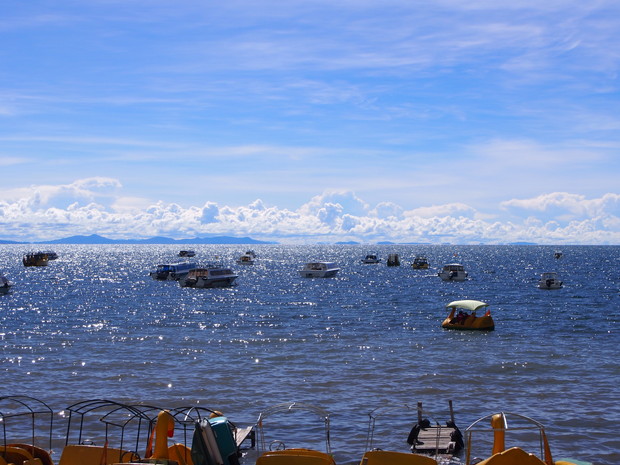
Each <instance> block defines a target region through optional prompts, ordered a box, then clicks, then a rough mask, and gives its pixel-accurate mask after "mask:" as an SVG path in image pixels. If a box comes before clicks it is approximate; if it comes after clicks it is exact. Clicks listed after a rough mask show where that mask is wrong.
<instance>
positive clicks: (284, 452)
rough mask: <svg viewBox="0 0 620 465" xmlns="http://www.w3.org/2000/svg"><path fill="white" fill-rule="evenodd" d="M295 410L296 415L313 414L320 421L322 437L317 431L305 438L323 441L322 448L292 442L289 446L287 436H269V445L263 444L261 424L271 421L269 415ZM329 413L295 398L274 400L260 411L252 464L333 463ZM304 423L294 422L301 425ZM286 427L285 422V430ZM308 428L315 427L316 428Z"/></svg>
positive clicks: (272, 420) (316, 464)
mask: <svg viewBox="0 0 620 465" xmlns="http://www.w3.org/2000/svg"><path fill="white" fill-rule="evenodd" d="M295 412H296V413H298V415H297V416H300V415H302V418H305V417H308V416H314V417H315V418H318V419H319V420H320V421H321V422H322V423H323V426H324V435H323V436H324V438H323V439H322V440H321V439H319V438H318V431H317V435H316V436H315V435H314V434H313V435H312V436H313V437H312V438H305V439H309V440H312V443H313V444H315V443H318V441H321V442H323V441H324V451H323V450H319V449H318V447H317V448H314V447H313V448H305V447H299V446H298V444H296V445H295V447H289V446H290V443H289V442H288V441H289V440H288V438H286V439H273V440H270V441H269V445H267V439H266V433H265V425H266V424H267V423H268V422H270V423H271V424H273V423H274V421H275V420H274V419H273V418H272V417H273V416H274V415H276V414H287V415H288V414H291V413H295ZM303 415H305V417H303ZM329 415H330V414H329V412H327V411H326V410H324V409H322V408H320V407H317V406H313V405H309V404H302V403H299V402H291V403H284V404H278V405H275V406H273V407H271V408H269V409H267V410H264V411H263V412H261V413H260V415H259V417H258V421H257V423H256V431H257V436H258V438H257V439H258V441H257V444H258V448H259V453H260V455H259V457H258V459H257V460H256V465H336V462H335V460H334V458H333V457H332V453H331V445H330V431H329ZM266 419H268V421H265V420H266ZM304 423H307V422H304ZM304 423H297V424H302V425H303V424H304ZM289 428H290V427H286V426H285V430H287V431H288V429H289ZM305 429H306V430H309V429H310V428H307V427H306V428H305ZM312 429H313V430H317V428H312ZM298 440H299V439H298ZM285 441H286V442H285ZM304 445H305V444H304Z"/></svg>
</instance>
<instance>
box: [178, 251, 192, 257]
mask: <svg viewBox="0 0 620 465" xmlns="http://www.w3.org/2000/svg"><path fill="white" fill-rule="evenodd" d="M195 256H196V252H195V251H194V250H181V251H180V252H179V257H195Z"/></svg>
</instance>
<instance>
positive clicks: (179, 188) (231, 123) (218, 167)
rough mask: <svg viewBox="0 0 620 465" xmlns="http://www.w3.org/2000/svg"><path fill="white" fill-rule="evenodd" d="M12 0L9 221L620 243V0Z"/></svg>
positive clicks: (7, 5) (6, 25)
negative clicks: (500, 0)
mask: <svg viewBox="0 0 620 465" xmlns="http://www.w3.org/2000/svg"><path fill="white" fill-rule="evenodd" d="M502 3H507V2H499V3H498V2H496V1H475V0H473V1H451V0H445V1H444V0H438V1H415V0H414V1H411V0H406V1H405V0H402V1H400V0H386V1H381V2H379V1H368V0H355V1H353V0H343V1H338V0H330V1H327V0H325V1H323V0H306V1H296V0H287V1H274V0H264V1H262V2H250V1H241V0H229V1H226V2H215V1H204V0H202V1H193V0H187V1H183V2H169V1H159V0H124V1H116V0H89V1H81V0H80V1H71V0H65V1H63V2H55V1H51V0H50V1H44V0H32V1H28V2H24V1H20V0H6V1H4V2H2V6H1V7H0V9H1V11H2V14H1V15H0V173H2V177H1V181H0V239H11V240H22V239H25V240H46V239H56V238H60V237H64V236H67V235H73V234H94V233H96V234H101V235H104V236H107V237H112V238H129V237H150V236H155V235H164V236H169V237H175V238H186V237H196V236H207V235H214V234H215V235H234V236H251V237H254V238H257V239H271V240H277V241H280V242H283V243H287V242H290V243H303V242H317V241H339V240H356V241H360V242H369V243H372V242H377V241H383V240H392V241H396V242H401V241H404V242H430V243H444V242H450V243H506V242H516V241H528V242H538V243H548V244H563V243H571V244H619V243H620V189H619V187H620V182H619V180H618V175H619V173H620V157H619V156H618V154H619V150H620V105H619V102H620V93H619V85H620V82H619V79H618V72H619V68H620V46H619V45H618V44H620V4H619V3H618V2H615V1H611V0H603V1H594V2H589V3H588V5H587V6H586V5H585V4H584V2H578V1H553V0H551V1H547V2H540V1H529V0H528V1H516V2H510V4H509V5H508V4H507V5H506V6H503V5H502V6H498V5H501V4H502Z"/></svg>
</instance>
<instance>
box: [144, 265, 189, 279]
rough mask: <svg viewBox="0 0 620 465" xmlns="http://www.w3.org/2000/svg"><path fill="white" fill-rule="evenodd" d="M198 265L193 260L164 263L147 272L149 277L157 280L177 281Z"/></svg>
mask: <svg viewBox="0 0 620 465" xmlns="http://www.w3.org/2000/svg"><path fill="white" fill-rule="evenodd" d="M197 266H198V265H197V264H196V263H193V262H182V263H165V264H162V265H157V268H156V269H155V270H153V271H151V272H150V273H149V275H150V276H151V278H153V279H157V280H159V281H178V280H179V279H181V278H183V277H185V275H187V273H189V270H191V269H193V268H196V267H197Z"/></svg>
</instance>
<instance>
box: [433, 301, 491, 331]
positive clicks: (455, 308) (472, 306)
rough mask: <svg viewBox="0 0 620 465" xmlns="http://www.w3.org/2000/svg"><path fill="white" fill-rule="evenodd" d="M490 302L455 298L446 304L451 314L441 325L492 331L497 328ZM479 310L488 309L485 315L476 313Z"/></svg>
mask: <svg viewBox="0 0 620 465" xmlns="http://www.w3.org/2000/svg"><path fill="white" fill-rule="evenodd" d="M488 307H489V304H486V303H484V302H481V301H479V300H455V301H454V302H450V303H449V304H448V305H446V308H449V309H450V314H449V315H448V316H447V317H446V319H445V320H443V323H442V324H441V327H442V328H444V329H464V330H479V331H492V330H494V329H495V322H494V321H493V318H492V317H491V310H489V309H488ZM479 310H486V311H485V313H484V315H483V316H478V315H476V312H478V311H479ZM468 311H469V312H471V313H467V312H468Z"/></svg>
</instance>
